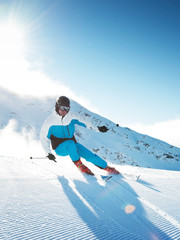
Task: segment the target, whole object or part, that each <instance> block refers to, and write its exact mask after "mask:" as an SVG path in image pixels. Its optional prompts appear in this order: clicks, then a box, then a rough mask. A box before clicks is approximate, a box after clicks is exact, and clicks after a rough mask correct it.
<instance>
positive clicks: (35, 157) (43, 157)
mask: <svg viewBox="0 0 180 240" xmlns="http://www.w3.org/2000/svg"><path fill="white" fill-rule="evenodd" d="M46 158H47V156H46V157H30V159H46ZM49 160H51V161H54V162H57V161H56V160H55V159H54V160H52V159H49Z"/></svg>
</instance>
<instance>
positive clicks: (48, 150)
mask: <svg viewBox="0 0 180 240" xmlns="http://www.w3.org/2000/svg"><path fill="white" fill-rule="evenodd" d="M48 130H49V124H48V121H47V120H46V121H45V122H44V124H43V126H42V128H41V132H40V141H41V144H42V147H43V149H44V151H45V153H46V154H47V155H48V154H49V153H51V148H50V139H49V138H48V137H47V135H48Z"/></svg>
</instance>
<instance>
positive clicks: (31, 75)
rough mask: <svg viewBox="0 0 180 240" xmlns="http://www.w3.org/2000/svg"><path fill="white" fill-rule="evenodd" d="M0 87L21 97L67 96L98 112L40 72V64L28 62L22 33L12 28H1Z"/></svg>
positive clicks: (11, 26)
mask: <svg viewBox="0 0 180 240" xmlns="http://www.w3.org/2000/svg"><path fill="white" fill-rule="evenodd" d="M0 34H1V35H2V36H3V37H2V38H0V52H1V54H0V68H1V71H0V87H3V88H5V89H7V90H8V91H10V92H12V93H15V94H17V95H19V96H22V97H29V96H33V97H38V98H41V97H49V96H50V97H52V96H53V97H55V98H57V96H60V95H66V96H68V97H69V98H71V99H73V100H75V101H77V102H79V103H80V104H82V105H83V106H85V107H87V108H89V109H90V110H91V111H95V112H98V111H97V109H96V108H95V107H93V106H92V105H91V103H90V102H89V101H88V100H87V99H86V98H85V97H84V96H77V95H76V94H75V93H74V92H73V91H72V90H71V89H70V87H67V86H65V85H63V84H61V82H60V79H59V80H58V81H54V80H53V79H51V77H50V76H48V75H47V74H45V73H44V72H43V70H42V65H43V64H42V63H40V62H38V65H37V62H36V68H35V67H34V63H32V62H29V61H28V60H27V59H26V58H25V56H24V45H25V43H24V41H23V34H22V32H21V31H20V29H18V28H17V27H16V26H15V25H11V24H6V25H0Z"/></svg>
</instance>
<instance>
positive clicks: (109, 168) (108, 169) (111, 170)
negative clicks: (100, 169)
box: [104, 166, 120, 174]
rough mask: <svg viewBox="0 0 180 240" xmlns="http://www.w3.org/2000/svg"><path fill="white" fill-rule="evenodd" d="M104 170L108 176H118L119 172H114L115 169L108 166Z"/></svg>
mask: <svg viewBox="0 0 180 240" xmlns="http://www.w3.org/2000/svg"><path fill="white" fill-rule="evenodd" d="M104 170H106V171H107V172H108V173H110V174H120V172H119V171H118V170H116V169H115V168H112V167H109V166H107V167H106V168H104Z"/></svg>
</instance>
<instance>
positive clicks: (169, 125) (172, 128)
mask: <svg viewBox="0 0 180 240" xmlns="http://www.w3.org/2000/svg"><path fill="white" fill-rule="evenodd" d="M129 127H130V128H131V129H133V130H135V131H137V132H139V133H142V134H147V135H149V136H151V137H154V138H157V139H160V140H162V141H165V142H167V143H169V144H171V145H173V146H176V147H180V119H174V120H168V121H164V122H157V123H155V124H153V125H149V126H147V125H143V124H135V125H130V126H129Z"/></svg>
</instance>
